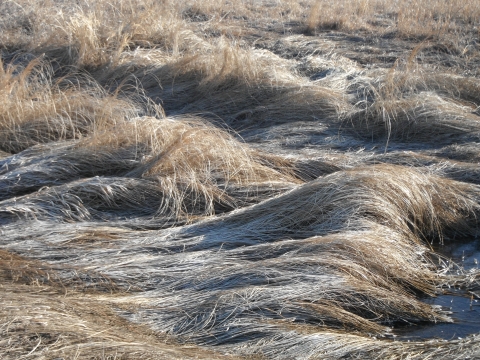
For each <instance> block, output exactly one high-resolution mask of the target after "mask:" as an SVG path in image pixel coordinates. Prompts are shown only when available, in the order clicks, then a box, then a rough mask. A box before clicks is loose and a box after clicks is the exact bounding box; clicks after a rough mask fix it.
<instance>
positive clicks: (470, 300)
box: [393, 240, 480, 341]
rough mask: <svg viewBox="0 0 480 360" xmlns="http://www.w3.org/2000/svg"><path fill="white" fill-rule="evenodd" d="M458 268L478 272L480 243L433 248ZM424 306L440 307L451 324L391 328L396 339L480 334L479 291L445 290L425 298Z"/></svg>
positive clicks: (476, 241) (479, 241)
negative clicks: (446, 313) (451, 320)
mask: <svg viewBox="0 0 480 360" xmlns="http://www.w3.org/2000/svg"><path fill="white" fill-rule="evenodd" d="M435 250H436V251H437V252H439V253H441V254H443V255H444V256H446V257H447V258H448V259H450V260H449V261H453V262H454V263H456V264H457V265H458V266H459V269H460V270H459V271H462V270H463V271H466V272H469V271H471V270H474V269H478V267H479V263H480V240H475V241H473V242H468V243H462V244H461V245H459V244H455V245H444V246H439V247H437V248H436V249H435ZM424 302H425V303H427V304H430V305H436V306H441V307H442V310H444V311H447V312H449V313H450V317H451V318H452V319H453V323H438V324H434V325H432V324H428V325H422V324H420V325H418V324H417V325H410V326H404V327H401V328H398V329H393V330H394V331H393V332H394V334H396V335H397V337H396V338H397V339H398V340H403V341H405V340H412V341H413V340H423V339H434V338H440V339H446V340H453V339H458V338H465V337H466V336H468V335H472V334H475V333H479V332H480V290H473V289H472V290H465V289H458V288H457V289H455V288H450V289H445V290H444V294H442V295H439V296H437V297H436V298H427V299H425V300H424Z"/></svg>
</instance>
